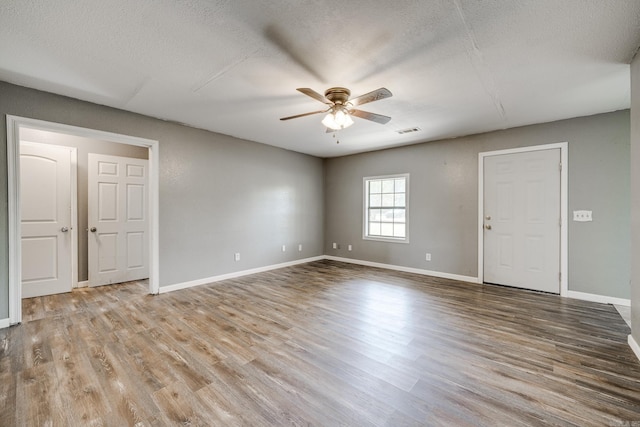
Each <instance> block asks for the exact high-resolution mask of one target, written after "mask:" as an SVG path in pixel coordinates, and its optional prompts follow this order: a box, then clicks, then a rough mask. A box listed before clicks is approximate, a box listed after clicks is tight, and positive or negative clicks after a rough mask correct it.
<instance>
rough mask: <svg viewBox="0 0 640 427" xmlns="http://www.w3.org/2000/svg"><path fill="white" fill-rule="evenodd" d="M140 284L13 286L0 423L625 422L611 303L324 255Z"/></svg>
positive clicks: (635, 401) (0, 333)
mask: <svg viewBox="0 0 640 427" xmlns="http://www.w3.org/2000/svg"><path fill="white" fill-rule="evenodd" d="M147 292H148V284H147V283H146V282H144V281H142V282H131V283H127V284H121V285H112V286H103V287H99V288H81V289H76V290H74V291H73V292H71V293H70V294H61V295H54V296H46V297H38V298H32V299H26V300H24V301H23V313H24V319H23V320H24V321H23V324H21V325H18V326H14V327H11V328H8V329H3V330H0V425H2V426H4V425H7V426H13V425H65V426H76V425H78V426H85V425H96V426H97V425H105V426H108V425H118V426H121V425H137V426H166V425H220V426H271V425H305V426H309V425H314V426H316V425H317V426H326V425H331V426H334V425H335V426H339V425H344V426H394V427H395V426H418V425H429V426H454V425H455V426H509V427H512V426H531V425H563V426H581V427H582V426H601V425H611V426H624V425H632V424H633V423H635V422H639V421H640V362H638V360H637V358H636V357H635V355H634V354H633V352H632V351H631V349H630V348H629V346H628V344H627V335H628V334H629V332H630V330H629V327H628V325H627V324H626V323H625V322H624V321H623V320H622V318H621V317H620V315H619V314H618V312H617V311H616V310H615V309H614V308H613V307H612V306H610V305H606V304H597V303H592V302H587V301H579V300H573V299H568V298H560V297H558V296H555V295H548V294H542V293H536V292H529V291H524V290H520V289H511V288H506V287H499V286H491V285H478V284H471V283H464V282H458V281H453V280H448V279H442V278H434V277H428V276H419V275H414V274H411V273H404V272H397V271H390V270H382V269H376V268H370V267H365V266H359V265H350V264H343V263H339V262H335V261H318V262H312V263H308V264H302V265H297V266H294V267H288V268H284V269H280V270H274V271H268V272H264V273H259V274H255V275H251V276H245V277H240V278H235V279H232V280H227V281H222V282H217V283H214V284H211V285H204V286H200V287H196V288H191V289H185V290H182V291H178V292H172V293H168V294H161V295H157V296H151V295H148V294H147Z"/></svg>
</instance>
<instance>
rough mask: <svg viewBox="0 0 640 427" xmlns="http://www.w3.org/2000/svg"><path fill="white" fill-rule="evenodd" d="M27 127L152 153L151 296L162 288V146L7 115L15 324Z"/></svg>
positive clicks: (11, 316)
mask: <svg viewBox="0 0 640 427" xmlns="http://www.w3.org/2000/svg"><path fill="white" fill-rule="evenodd" d="M21 127H27V128H32V129H38V130H43V131H49V132H59V133H66V134H69V135H75V136H81V137H85V138H93V139H100V140H103V141H109V142H115V143H120V144H129V145H136V146H139V147H146V148H147V149H148V150H149V211H150V216H149V248H150V259H149V293H151V294H157V293H158V290H159V288H160V277H159V271H160V266H159V260H160V255H159V254H160V249H159V247H158V238H159V235H160V227H159V212H158V211H159V201H158V198H159V183H158V180H159V174H158V167H159V161H160V157H159V155H158V150H159V145H160V143H159V142H158V141H155V140H151V139H145V138H138V137H134V136H128V135H122V134H117V133H112V132H105V131H100V130H94V129H88V128H81V127H77V126H71V125H66V124H62V123H54V122H47V121H44V120H37V119H30V118H26V117H19V116H11V115H7V172H8V173H7V175H8V178H7V179H8V196H9V209H8V211H9V212H8V213H9V221H8V223H9V319H10V322H11V324H16V323H20V322H21V321H22V295H21V283H22V278H21V259H20V257H21V245H20V240H21V239H20V193H19V188H20V128H21Z"/></svg>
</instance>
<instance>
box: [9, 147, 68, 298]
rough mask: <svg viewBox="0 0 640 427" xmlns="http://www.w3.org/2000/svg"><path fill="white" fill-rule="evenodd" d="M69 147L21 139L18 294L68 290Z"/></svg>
mask: <svg viewBox="0 0 640 427" xmlns="http://www.w3.org/2000/svg"><path fill="white" fill-rule="evenodd" d="M72 152H73V151H72V149H70V148H67V147H60V146H55V145H47V144H37V143H31V142H20V221H21V230H20V232H21V245H22V252H21V254H22V297H23V298H31V297H37V296H42V295H51V294H59V293H62V292H71V287H72V283H71V281H72V274H71V265H72V264H71V263H72V260H71V249H72V241H71V155H72Z"/></svg>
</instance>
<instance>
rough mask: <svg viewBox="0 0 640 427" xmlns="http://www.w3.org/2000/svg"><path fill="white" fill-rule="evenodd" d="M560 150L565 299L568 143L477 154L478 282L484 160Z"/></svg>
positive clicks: (563, 293)
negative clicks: (501, 156)
mask: <svg viewBox="0 0 640 427" xmlns="http://www.w3.org/2000/svg"><path fill="white" fill-rule="evenodd" d="M558 148H559V149H560V162H561V163H562V170H561V171H560V222H561V224H560V296H563V297H566V296H567V292H568V284H569V274H568V271H569V269H568V259H569V257H568V244H567V239H568V236H569V233H568V229H569V227H568V225H569V224H568V197H567V194H568V193H567V190H568V188H569V185H568V181H569V180H568V178H569V174H568V170H569V143H567V142H559V143H555V144H545V145H535V146H531V147H521V148H511V149H507V150H497V151H487V152H484V153H479V154H478V282H479V283H483V282H484V232H483V227H484V218H483V211H484V158H485V157H488V156H500V155H504V154H515V153H527V152H531V151H540V150H552V149H558Z"/></svg>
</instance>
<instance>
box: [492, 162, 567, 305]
mask: <svg viewBox="0 0 640 427" xmlns="http://www.w3.org/2000/svg"><path fill="white" fill-rule="evenodd" d="M484 281H485V282H487V283H495V284H500V285H507V286H515V287H519V288H526V289H533V290H538V291H545V292H553V293H559V292H560V149H549V150H539V151H529V152H523V153H515V154H504V155H495V156H487V157H485V158H484Z"/></svg>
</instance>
